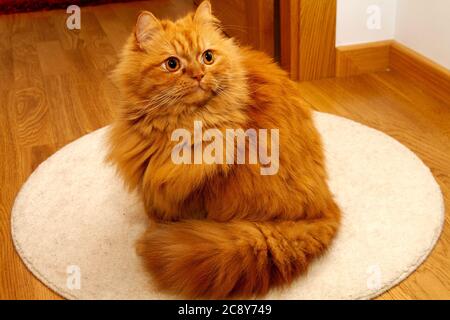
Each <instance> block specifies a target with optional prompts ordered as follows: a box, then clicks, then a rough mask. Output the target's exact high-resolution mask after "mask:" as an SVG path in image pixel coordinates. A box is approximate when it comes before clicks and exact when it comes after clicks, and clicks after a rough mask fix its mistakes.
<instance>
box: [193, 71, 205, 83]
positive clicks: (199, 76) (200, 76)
mask: <svg viewBox="0 0 450 320" xmlns="http://www.w3.org/2000/svg"><path fill="white" fill-rule="evenodd" d="M204 76H205V74H204V73H203V71H199V72H195V73H193V74H192V78H194V79H196V80H197V81H201V80H202V79H203V77H204Z"/></svg>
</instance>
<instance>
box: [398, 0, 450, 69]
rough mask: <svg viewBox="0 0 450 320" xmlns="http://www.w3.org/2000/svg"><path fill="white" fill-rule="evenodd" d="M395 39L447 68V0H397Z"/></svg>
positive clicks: (449, 22) (449, 23)
mask: <svg viewBox="0 0 450 320" xmlns="http://www.w3.org/2000/svg"><path fill="white" fill-rule="evenodd" d="M395 40H396V41H398V42H400V43H402V44H404V45H406V46H407V47H409V48H411V49H413V50H415V51H417V52H419V53H421V54H423V55H424V56H426V57H428V58H429V59H431V60H433V61H436V62H437V63H439V64H441V65H442V66H444V67H446V68H447V69H450V0H397V19H396V31H395Z"/></svg>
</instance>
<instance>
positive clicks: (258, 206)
mask: <svg viewBox="0 0 450 320" xmlns="http://www.w3.org/2000/svg"><path fill="white" fill-rule="evenodd" d="M206 50H210V51H211V52H213V54H214V61H213V63H212V64H207V63H205V61H204V60H202V54H203V53H204V52H205V51H206ZM170 57H176V58H177V59H178V60H177V61H178V62H179V69H177V70H176V71H173V70H171V71H169V70H167V64H166V62H167V59H168V58H170ZM174 69H175V68H174ZM114 79H115V81H116V83H117V85H118V87H119V88H120V90H121V94H122V96H123V102H122V104H121V108H120V111H119V115H118V117H117V119H116V121H115V122H114V124H113V126H112V130H111V133H110V153H109V160H110V161H112V162H113V163H114V164H116V165H117V168H118V171H119V172H120V174H121V175H122V176H123V178H124V180H125V182H126V184H127V185H128V186H129V188H130V189H137V190H138V191H139V192H140V194H141V195H142V199H143V201H144V204H145V208H146V210H147V213H148V215H149V217H150V219H151V220H152V223H151V227H150V228H149V230H148V231H147V232H146V233H145V234H144V235H143V237H142V238H141V240H140V241H139V242H138V245H137V250H138V253H139V255H140V256H142V258H143V261H144V263H145V266H146V267H147V268H148V270H149V271H150V274H151V275H152V276H153V278H154V280H155V283H156V284H157V285H158V286H159V288H160V289H161V290H164V291H168V292H172V293H177V294H181V295H183V296H185V297H189V298H232V297H239V298H242V297H257V296H261V295H263V294H265V293H267V292H268V290H269V289H271V288H273V287H277V286H283V285H287V284H289V283H291V282H292V280H293V279H294V278H296V277H297V276H298V275H300V274H301V273H302V272H304V271H305V270H306V269H307V266H308V264H309V263H310V261H311V260H312V259H313V258H314V257H316V256H318V255H320V254H322V253H323V252H324V251H325V250H326V248H327V247H328V246H329V245H330V243H331V241H332V239H333V237H334V235H335V233H336V231H337V229H338V226H339V219H340V210H339V208H338V206H337V205H336V203H335V202H334V200H333V198H332V195H331V193H330V191H329V188H328V186H327V182H326V179H327V176H326V171H325V167H324V155H323V150H322V144H321V139H320V136H319V134H318V132H317V131H316V129H315V127H314V124H313V121H312V118H311V111H310V110H309V109H308V107H307V106H305V105H304V104H303V103H302V100H301V98H300V97H299V94H298V88H297V86H296V84H295V83H294V82H292V81H291V80H289V78H288V76H287V74H286V73H285V72H284V71H283V70H281V69H280V68H279V67H278V66H277V65H276V64H275V63H273V62H272V60H271V59H270V58H269V57H267V56H266V55H265V54H263V53H261V52H257V51H253V50H251V49H248V48H241V47H239V46H238V45H237V44H236V43H235V41H234V40H233V39H230V38H227V37H226V36H225V35H224V34H223V33H222V32H221V30H220V26H219V24H218V21H217V19H216V18H215V17H214V16H213V15H212V14H211V8H210V4H209V2H207V1H206V2H203V3H202V4H201V5H200V6H199V8H198V9H197V11H196V12H195V13H194V14H189V15H187V16H186V17H184V18H182V19H179V20H177V21H175V22H172V21H166V20H165V21H159V20H157V19H156V18H155V17H154V16H153V15H152V14H150V13H148V12H144V13H142V14H141V16H140V17H139V18H138V22H137V25H136V29H135V32H134V34H133V35H132V36H131V37H130V39H129V41H128V43H127V45H126V46H125V48H124V51H123V54H122V56H121V58H120V62H119V64H118V66H117V68H116V70H115V72H114ZM195 120H199V121H202V122H203V126H204V129H205V130H206V129H208V128H218V129H219V130H222V131H223V130H225V129H226V128H243V129H244V130H245V129H247V128H255V129H259V128H267V129H270V128H278V129H279V132H280V157H279V171H278V173H277V174H275V175H266V176H264V175H261V174H260V170H259V168H260V164H256V165H255V164H252V165H251V164H239V165H237V164H236V165H231V164H210V165H207V164H201V165H200V164H192V165H188V164H182V165H179V164H178V165H177V164H174V163H173V162H172V160H171V151H172V148H173V147H174V145H175V142H172V141H171V139H170V137H171V133H172V131H173V130H174V129H177V128H186V129H189V128H192V127H193V122H194V121H195ZM192 147H193V146H192Z"/></svg>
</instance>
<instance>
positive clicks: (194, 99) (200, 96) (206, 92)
mask: <svg viewBox="0 0 450 320" xmlns="http://www.w3.org/2000/svg"><path fill="white" fill-rule="evenodd" d="M212 96H213V92H212V90H211V88H209V86H207V85H205V84H204V83H199V84H196V85H195V86H192V88H191V89H190V90H188V91H187V92H186V95H185V101H186V102H188V103H201V102H205V101H207V100H209V99H210V98H211V97H212Z"/></svg>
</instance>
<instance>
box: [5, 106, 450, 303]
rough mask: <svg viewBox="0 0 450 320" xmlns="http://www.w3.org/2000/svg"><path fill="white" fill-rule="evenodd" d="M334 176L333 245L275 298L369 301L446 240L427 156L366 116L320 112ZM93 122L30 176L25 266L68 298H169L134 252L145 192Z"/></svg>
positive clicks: (23, 202) (23, 198) (21, 237)
mask: <svg viewBox="0 0 450 320" xmlns="http://www.w3.org/2000/svg"><path fill="white" fill-rule="evenodd" d="M315 122H316V125H317V128H318V129H319V131H320V133H321V134H322V137H323V141H324V145H325V150H326V158H327V167H328V172H329V176H330V178H329V185H330V188H331V190H332V192H333V193H334V194H335V197H336V200H337V202H338V204H339V205H340V207H341V209H342V211H343V221H342V228H341V229H340V232H339V234H338V236H337V238H336V240H335V242H334V244H333V246H332V247H331V248H330V250H329V251H328V252H327V254H325V255H324V256H323V257H322V258H320V259H318V260H316V261H315V262H314V263H313V264H312V265H311V268H310V270H309V272H308V273H307V274H306V275H304V276H302V277H300V278H299V279H298V280H297V281H296V282H294V283H293V284H292V285H291V286H290V287H289V288H287V289H285V290H282V291H281V290H277V291H272V292H271V293H270V294H269V295H268V296H267V298H268V299H367V298H371V297H374V296H377V295H379V294H380V293H382V292H384V291H386V290H388V289H389V288H391V287H392V286H394V285H396V284H397V283H399V282H400V281H401V280H403V279H404V278H406V277H407V276H408V275H409V274H410V273H411V272H413V271H414V270H415V269H416V268H417V267H418V266H419V265H420V264H421V263H422V262H423V261H424V259H425V258H426V257H427V255H428V254H429V253H430V251H431V250H432V248H433V246H434V245H435V243H436V241H437V239H438V238H439V235H440V232H441V229H442V226H443V221H444V203H443V198H442V194H441V191H440V189H439V186H438V184H437V183H436V181H435V180H434V178H433V176H432V174H431V172H430V170H429V169H428V168H427V167H426V166H425V165H424V164H423V163H422V161H421V160H420V159H419V158H418V157H417V156H416V155H415V154H414V153H412V152H411V151H409V150H408V149H407V148H406V147H404V146H403V145H401V144H400V143H399V142H397V141H396V140H394V139H392V138H390V137H389V136H387V135H385V134H383V133H382V132H379V131H377V130H374V129H371V128H368V127H366V126H364V125H361V124H359V123H356V122H353V121H350V120H347V119H344V118H341V117H337V116H333V115H329V114H324V113H315ZM107 130H108V128H107V127H106V128H103V129H100V130H97V131H95V132H93V133H91V134H88V135H86V136H84V137H82V138H80V139H79V140H77V141H75V142H73V143H71V144H69V145H67V146H66V147H64V148H63V149H61V150H60V151H58V152H57V153H56V154H55V155H53V156H52V157H50V158H49V159H48V160H46V161H45V162H43V163H42V164H41V165H40V166H39V168H38V169H37V170H36V171H35V172H34V173H33V174H32V175H31V176H30V178H29V179H28V181H27V182H26V183H25V185H24V186H23V188H22V190H21V191H20V193H19V195H18V196H17V199H16V202H15V204H14V208H13V212H12V235H13V239H14V243H15V246H16V249H17V251H18V252H19V254H20V256H21V257H22V259H23V261H24V262H25V264H26V265H27V266H28V268H29V269H30V270H31V271H32V272H33V273H34V274H35V275H36V277H37V278H39V279H40V280H41V281H42V282H43V283H44V284H46V285H47V286H48V287H50V288H52V289H53V290H55V291H56V292H57V293H59V294H60V295H62V296H64V297H66V298H70V299H163V298H165V299H170V298H177V297H173V296H168V295H165V294H161V293H159V292H157V291H156V290H155V289H153V287H152V285H151V282H150V279H149V277H148V275H147V273H146V272H145V271H144V270H143V267H142V266H141V264H140V259H139V258H138V257H137V255H136V254H135V250H134V243H135V241H136V239H137V238H138V237H139V235H140V234H141V233H142V232H143V231H144V229H145V228H146V226H147V223H148V222H147V218H146V215H145V213H144V210H143V207H142V205H141V203H140V201H139V198H138V197H137V196H136V195H135V194H129V193H127V191H125V189H124V187H123V183H122V181H121V180H120V179H119V178H118V177H117V176H116V174H115V170H114V168H113V167H111V166H109V165H106V164H105V163H104V156H105V151H106V148H105V134H106V132H107Z"/></svg>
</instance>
